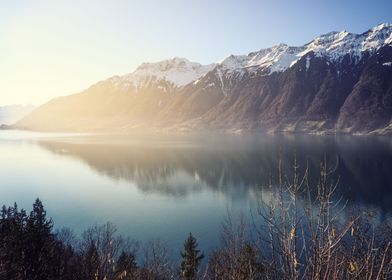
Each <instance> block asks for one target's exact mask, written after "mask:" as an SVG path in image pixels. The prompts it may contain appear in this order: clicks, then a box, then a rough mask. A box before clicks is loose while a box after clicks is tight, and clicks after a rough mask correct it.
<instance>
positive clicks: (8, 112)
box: [0, 104, 35, 125]
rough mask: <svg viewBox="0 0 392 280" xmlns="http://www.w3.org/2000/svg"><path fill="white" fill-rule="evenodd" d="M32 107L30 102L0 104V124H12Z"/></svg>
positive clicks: (31, 109)
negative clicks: (26, 103) (24, 103)
mask: <svg viewBox="0 0 392 280" xmlns="http://www.w3.org/2000/svg"><path fill="white" fill-rule="evenodd" d="M34 108H35V107H34V106H33V105H31V104H29V105H8V106H0V125H1V124H4V125H10V124H13V123H15V122H17V121H18V120H20V119H21V118H23V117H24V116H26V115H27V114H29V113H30V112H31V111H33V110H34Z"/></svg>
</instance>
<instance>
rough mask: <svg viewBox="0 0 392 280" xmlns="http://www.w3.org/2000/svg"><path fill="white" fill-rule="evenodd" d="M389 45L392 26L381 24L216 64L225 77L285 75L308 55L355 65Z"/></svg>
mask: <svg viewBox="0 0 392 280" xmlns="http://www.w3.org/2000/svg"><path fill="white" fill-rule="evenodd" d="M391 43H392V24H387V23H383V24H379V25H377V26H375V27H374V28H372V29H370V30H368V31H366V32H364V33H362V34H354V33H349V32H347V31H346V30H343V31H340V32H337V31H333V32H329V33H326V34H323V35H321V36H318V37H316V38H315V39H313V40H312V41H311V42H309V43H307V44H305V45H303V46H299V47H291V46H288V45H286V44H279V45H276V46H273V47H271V48H268V49H261V50H260V51H257V52H252V53H249V54H248V55H238V56H235V55H230V56H229V57H227V58H225V59H223V60H222V61H220V62H219V63H218V65H219V67H220V68H221V69H222V70H224V71H227V72H228V73H232V72H243V71H248V72H249V71H250V72H255V71H263V72H266V73H267V74H272V73H274V72H282V71H285V70H286V69H287V68H289V67H291V66H293V65H294V64H295V63H296V62H297V61H298V60H299V59H300V58H302V57H303V56H305V55H306V54H308V53H310V52H313V53H314V54H315V55H316V56H319V57H321V56H323V57H326V58H327V59H329V60H331V61H334V62H336V61H338V60H340V59H342V58H343V57H344V56H345V55H347V54H348V55H350V57H351V58H352V60H353V61H359V60H360V58H361V57H362V54H363V53H364V52H366V51H368V52H374V51H376V50H377V49H379V48H381V47H383V46H385V45H388V44H391Z"/></svg>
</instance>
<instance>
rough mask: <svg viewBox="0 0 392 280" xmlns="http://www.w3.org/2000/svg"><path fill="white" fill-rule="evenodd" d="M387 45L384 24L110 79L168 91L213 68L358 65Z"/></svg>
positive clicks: (390, 29) (265, 70)
mask: <svg viewBox="0 0 392 280" xmlns="http://www.w3.org/2000/svg"><path fill="white" fill-rule="evenodd" d="M390 44H392V24H387V23H383V24H379V25H377V26H375V27H373V28H371V29H369V30H368V31H366V32H364V33H362V34H355V33H350V32H348V31H346V30H343V31H340V32H339V31H333V32H329V33H326V34H323V35H320V36H318V37H316V38H314V39H313V40H312V41H310V42H309V43H307V44H305V45H303V46H297V47H295V46H294V47H293V46H288V45H287V44H278V45H275V46H273V47H271V48H267V49H261V50H259V51H256V52H251V53H249V54H248V55H230V56H228V57H226V58H224V59H223V60H221V61H219V62H218V63H216V64H209V65H202V64H200V63H196V62H191V61H189V60H187V59H185V58H179V57H175V58H172V59H168V60H163V61H160V62H155V63H143V64H141V65H140V66H139V67H138V68H137V69H136V70H135V71H134V72H132V73H130V74H126V75H123V76H116V77H113V78H111V79H110V81H111V82H112V83H114V84H115V85H116V86H118V87H121V88H122V89H125V90H127V89H129V88H130V87H132V88H135V89H136V90H138V89H140V88H144V87H148V86H154V85H155V86H157V87H160V88H162V89H164V90H165V91H167V90H170V88H179V87H183V86H185V85H187V84H189V83H192V82H193V83H197V81H198V80H200V78H201V77H203V76H204V75H206V74H207V73H208V72H209V71H211V70H213V69H214V68H217V69H218V73H219V75H220V77H221V76H222V75H225V73H226V74H228V75H232V74H238V73H239V74H241V75H242V74H244V73H256V74H260V75H270V74H272V73H275V72H283V71H285V70H286V69H288V68H290V67H292V66H293V65H295V64H296V63H297V62H298V61H299V60H300V59H301V58H302V57H304V56H306V55H307V54H309V53H311V52H312V53H313V54H314V55H315V56H316V57H324V58H326V59H328V60H329V61H331V62H333V63H335V62H339V61H341V60H342V59H343V57H345V56H346V55H349V56H350V59H351V61H352V62H353V63H357V62H358V61H359V60H360V59H361V57H362V55H363V53H364V52H370V53H374V52H375V51H377V50H378V49H379V48H381V47H383V46H385V45H390ZM310 65H311V62H310V58H309V59H308V58H307V63H306V69H308V67H309V66H310ZM162 82H163V83H164V85H162Z"/></svg>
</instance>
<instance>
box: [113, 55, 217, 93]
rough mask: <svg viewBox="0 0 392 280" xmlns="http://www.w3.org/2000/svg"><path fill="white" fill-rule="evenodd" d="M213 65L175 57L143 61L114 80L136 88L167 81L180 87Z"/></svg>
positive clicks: (173, 85)
mask: <svg viewBox="0 0 392 280" xmlns="http://www.w3.org/2000/svg"><path fill="white" fill-rule="evenodd" d="M213 67H214V64H209V65H202V64H200V63H196V62H191V61H189V60H187V59H185V58H179V57H175V58H172V59H168V60H163V61H159V62H155V63H143V64H141V65H140V66H139V67H138V68H137V69H136V70H135V71H134V72H132V73H130V74H126V75H124V76H120V77H117V78H116V79H115V80H114V82H115V83H120V84H123V83H127V84H128V85H132V86H134V87H135V88H136V89H139V88H142V87H145V86H149V85H151V83H161V82H167V83H169V84H170V86H172V87H182V86H184V85H186V84H188V83H190V82H192V81H195V80H197V79H199V78H200V77H202V76H203V75H205V74H206V73H207V72H209V71H210V70H211V69H212V68H213Z"/></svg>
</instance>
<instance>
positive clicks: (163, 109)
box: [15, 24, 392, 134]
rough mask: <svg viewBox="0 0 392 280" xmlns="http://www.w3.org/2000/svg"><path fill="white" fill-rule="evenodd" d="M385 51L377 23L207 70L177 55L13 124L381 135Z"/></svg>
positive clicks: (391, 79)
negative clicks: (362, 31) (354, 30)
mask: <svg viewBox="0 0 392 280" xmlns="http://www.w3.org/2000/svg"><path fill="white" fill-rule="evenodd" d="M391 45H392V24H380V25H377V26H375V27H373V28H371V29H369V30H367V31H365V32H364V33H362V34H354V33H349V32H347V31H341V32H330V33H327V34H324V35H320V36H318V37H316V38H315V39H313V40H312V41H310V42H309V43H307V44H305V45H303V46H299V47H290V46H288V45H285V44H279V45H276V46H273V47H271V48H267V49H262V50H259V51H256V52H251V53H249V54H248V55H230V56H228V57H226V58H225V59H223V60H221V61H220V62H218V63H213V64H209V65H201V64H199V63H195V62H190V61H188V60H187V59H184V58H173V59H169V60H165V61H161V62H157V63H144V64H142V65H140V66H139V67H138V68H137V69H136V70H135V71H134V72H132V73H130V74H126V75H123V76H114V77H111V78H109V79H106V80H103V81H100V82H98V83H97V84H94V85H93V86H91V87H90V88H88V89H87V90H85V91H83V92H81V93H79V94H75V95H72V96H68V97H61V98H57V99H54V100H52V101H50V102H48V103H46V104H44V105H43V106H41V107H40V108H38V109H36V110H34V111H33V112H32V113H31V114H30V115H28V116H27V117H25V118H24V119H22V120H21V121H19V122H18V123H16V125H15V127H18V128H26V129H39V130H79V131H86V130H88V131H91V130H92V131H94V130H122V131H127V130H129V129H137V128H140V129H143V128H151V129H161V128H163V129H180V130H194V129H204V128H206V129H211V128H214V129H224V130H243V129H258V130H265V131H272V132H273V131H290V132H335V131H338V132H346V133H380V134H385V133H389V132H390V131H391V130H392V122H391V118H392V115H391V112H392V101H391V100H392V89H391V88H392V87H391V84H392V67H391V65H392V51H391V49H392V46H391ZM370 109H371V110H373V111H369V110H370ZM373 113H374V119H372V118H371V116H370V115H372V114H373ZM49 115H50V116H51V118H50V119H49V118H48V117H47V116H49ZM358 116H359V119H360V122H364V123H363V124H362V125H361V124H360V123H358V121H356V120H355V118H356V117H358Z"/></svg>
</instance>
